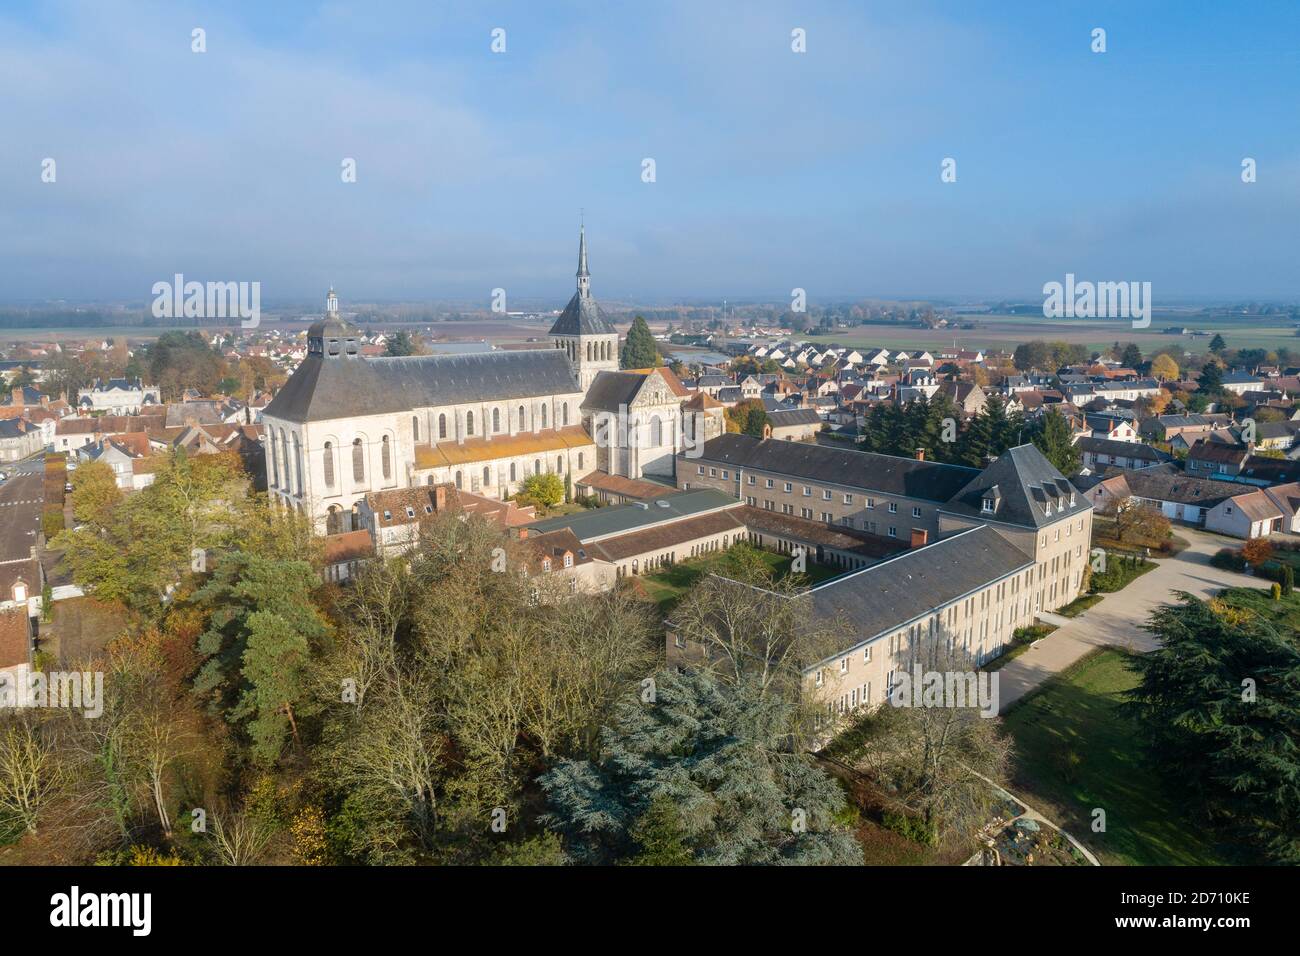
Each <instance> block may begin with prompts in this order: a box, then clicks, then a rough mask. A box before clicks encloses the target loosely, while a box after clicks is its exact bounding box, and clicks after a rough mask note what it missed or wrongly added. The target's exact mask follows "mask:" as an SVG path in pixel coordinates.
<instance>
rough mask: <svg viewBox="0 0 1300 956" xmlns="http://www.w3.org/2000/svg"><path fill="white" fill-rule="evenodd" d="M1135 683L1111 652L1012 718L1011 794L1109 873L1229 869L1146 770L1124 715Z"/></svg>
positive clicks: (1121, 657) (1124, 661)
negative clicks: (1097, 821)
mask: <svg viewBox="0 0 1300 956" xmlns="http://www.w3.org/2000/svg"><path fill="white" fill-rule="evenodd" d="M1137 680H1138V678H1137V675H1136V674H1134V673H1133V672H1132V671H1131V670H1130V669H1129V667H1128V656H1127V655H1126V654H1124V653H1122V652H1120V651H1116V650H1104V651H1100V652H1098V653H1096V654H1094V655H1091V656H1089V657H1087V658H1084V659H1083V660H1082V661H1080V662H1079V663H1077V664H1076V665H1074V666H1073V667H1071V668H1070V669H1068V670H1067V671H1065V672H1063V673H1062V674H1061V675H1059V676H1058V677H1056V678H1053V679H1052V680H1051V681H1049V682H1048V683H1047V684H1046V685H1044V687H1043V689H1042V690H1041V691H1039V692H1037V693H1035V694H1033V695H1031V696H1030V697H1027V698H1026V699H1025V700H1024V701H1023V702H1022V703H1020V704H1019V705H1017V706H1015V707H1014V708H1012V710H1011V711H1010V712H1009V713H1008V714H1007V715H1006V717H1004V718H1003V724H1004V727H1005V728H1006V730H1007V731H1008V732H1009V733H1010V734H1011V735H1012V737H1013V738H1014V741H1015V750H1016V753H1015V757H1014V760H1013V786H1014V788H1015V789H1016V792H1017V793H1018V794H1019V795H1020V796H1022V797H1023V798H1024V799H1025V800H1028V801H1029V802H1030V803H1031V804H1033V805H1034V806H1036V807H1037V808H1038V809H1039V810H1041V811H1042V812H1044V813H1046V814H1047V815H1048V816H1049V817H1052V818H1053V819H1054V820H1055V821H1056V822H1057V823H1059V824H1060V825H1061V826H1063V827H1064V828H1065V829H1066V830H1069V831H1070V832H1071V833H1072V834H1073V835H1074V836H1075V837H1076V838H1078V839H1079V840H1081V841H1082V842H1083V843H1084V844H1085V845H1087V846H1088V847H1089V848H1090V849H1091V850H1092V851H1093V852H1094V853H1096V854H1097V856H1098V857H1099V858H1100V859H1101V861H1102V863H1103V864H1106V865H1134V866H1157V865H1182V866H1192V865H1217V864H1226V863H1228V862H1230V860H1229V858H1228V856H1227V855H1226V850H1224V849H1223V848H1220V847H1216V846H1215V845H1214V844H1213V843H1212V842H1211V841H1209V840H1207V839H1206V836H1205V834H1204V832H1203V831H1202V830H1201V829H1200V828H1198V827H1197V826H1195V825H1194V824H1193V823H1191V822H1189V820H1188V819H1187V817H1186V816H1185V815H1184V814H1183V813H1182V810H1181V803H1182V801H1181V799H1180V797H1179V795H1178V794H1177V793H1176V792H1174V791H1173V789H1172V788H1171V787H1170V786H1169V785H1168V784H1167V783H1166V782H1165V781H1164V780H1163V779H1162V778H1161V777H1159V776H1158V775H1157V774H1156V772H1155V770H1154V769H1152V768H1151V767H1150V766H1149V765H1148V761H1147V759H1146V755H1145V753H1144V752H1143V749H1142V744H1141V742H1140V740H1139V739H1138V735H1137V728H1136V726H1135V725H1134V724H1133V722H1132V720H1131V719H1130V718H1128V717H1126V716H1124V715H1122V714H1120V713H1119V711H1118V709H1117V708H1118V705H1119V704H1120V702H1121V700H1122V695H1123V693H1124V692H1125V691H1126V690H1128V689H1130V688H1132V687H1134V686H1135V685H1136V684H1137ZM1074 759H1077V763H1076V764H1075V765H1074V766H1073V768H1072V769H1067V765H1068V764H1069V763H1070V762H1071V761H1072V760H1074ZM1097 807H1100V808H1102V809H1103V810H1105V811H1106V831H1105V832H1104V833H1094V832H1092V829H1091V824H1092V819H1093V814H1092V811H1093V809H1094V808H1097Z"/></svg>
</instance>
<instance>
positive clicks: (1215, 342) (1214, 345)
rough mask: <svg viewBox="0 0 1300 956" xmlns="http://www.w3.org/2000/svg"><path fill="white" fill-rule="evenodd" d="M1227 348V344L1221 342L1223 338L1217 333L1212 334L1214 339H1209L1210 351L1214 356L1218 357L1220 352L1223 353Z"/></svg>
mask: <svg viewBox="0 0 1300 956" xmlns="http://www.w3.org/2000/svg"><path fill="white" fill-rule="evenodd" d="M1227 347H1228V343H1227V342H1225V341H1223V336H1222V335H1220V334H1219V333H1217V332H1216V333H1214V338H1212V339H1210V351H1211V352H1213V353H1214V354H1215V355H1218V354H1219V353H1220V352H1222V351H1224V350H1225V349H1226V348H1227Z"/></svg>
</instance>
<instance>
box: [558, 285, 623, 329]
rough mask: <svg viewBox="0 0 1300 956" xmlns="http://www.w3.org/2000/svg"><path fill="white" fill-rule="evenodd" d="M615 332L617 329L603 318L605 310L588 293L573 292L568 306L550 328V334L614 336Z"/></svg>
mask: <svg viewBox="0 0 1300 956" xmlns="http://www.w3.org/2000/svg"><path fill="white" fill-rule="evenodd" d="M617 332H618V329H616V328H614V325H613V323H611V322H610V321H609V319H608V318H607V317H606V316H605V310H604V309H602V308H601V307H600V303H598V302H597V301H596V300H595V298H594V297H593V296H592V295H591V294H590V293H588V294H586V295H583V294H582V293H581V292H575V293H573V298H572V299H570V300H569V304H568V305H566V306H565V307H564V311H563V312H561V313H560V317H559V318H558V319H556V320H555V324H554V325H552V326H551V332H550V334H551V335H615V334H617Z"/></svg>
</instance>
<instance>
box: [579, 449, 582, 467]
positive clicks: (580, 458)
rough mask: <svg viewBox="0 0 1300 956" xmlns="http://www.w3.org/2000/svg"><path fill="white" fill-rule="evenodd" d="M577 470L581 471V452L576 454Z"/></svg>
mask: <svg viewBox="0 0 1300 956" xmlns="http://www.w3.org/2000/svg"><path fill="white" fill-rule="evenodd" d="M578 470H579V471H581V470H582V452H578Z"/></svg>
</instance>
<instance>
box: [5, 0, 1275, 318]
mask: <svg viewBox="0 0 1300 956" xmlns="http://www.w3.org/2000/svg"><path fill="white" fill-rule="evenodd" d="M543 7H545V8H546V9H545V10H543V9H542V8H543ZM194 27H202V28H204V29H205V30H206V31H207V47H208V49H207V52H206V53H204V54H194V53H192V52H191V51H190V32H191V30H192V29H193V28H194ZM495 27H501V28H503V29H505V31H506V52H505V53H504V54H493V53H492V52H491V51H490V48H489V44H490V39H491V38H490V31H491V30H492V29H493V28H495ZM795 27H801V28H803V29H804V30H806V31H807V52H806V53H804V54H795V53H792V52H791V49H790V31H791V30H792V29H793V28H795ZM1094 27H1102V28H1104V29H1105V30H1106V40H1107V52H1106V53H1104V54H1094V53H1092V52H1091V50H1090V42H1091V40H1090V33H1091V31H1092V29H1093V28H1094ZM1298 105H1300V4H1294V3H1280V2H1279V3H1269V2H1261V3H1253V4H1249V5H1239V4H1231V3H1226V2H1225V3H1213V4H1212V3H1200V2H1192V0H1181V2H1122V3H1098V2H1089V3H1057V2H1051V3H1041V2H1033V3H1011V2H1002V3H994V2H987V3H985V2H971V0H962V2H951V3H926V2H902V0H899V2H890V3H847V2H846V3H832V2H827V3H764V2H761V0H754V2H748V3H727V2H717V3H713V2H709V3H705V2H681V3H675V2H662V3H660V2H640V3H630V2H629V3H622V2H617V3H615V2H611V3H590V4H586V3H584V4H579V3H574V4H565V3H546V4H543V3H537V2H532V3H486V2H484V3H456V4H452V3H430V2H413V3H401V2H393V3H385V2H371V3H342V2H330V3H306V2H301V3H292V2H277V3H239V2H235V3H222V4H200V3H176V2H159V3H150V2H143V0H141V2H122V3H118V2H113V0H98V2H85V3H80V2H52V3H22V2H19V3H15V2H13V0H9V2H7V3H6V4H4V5H3V6H0V301H17V300H23V299H32V298H47V297H65V298H69V299H74V300H87V299H98V298H121V299H131V300H137V301H140V302H144V301H146V300H147V299H148V298H149V287H150V286H151V285H152V284H153V282H155V281H158V280H160V279H167V278H170V277H171V275H172V274H173V273H175V272H183V273H184V274H185V275H186V277H187V278H190V279H200V280H257V281H260V282H261V283H262V290H263V291H262V295H263V301H264V302H267V303H272V302H275V301H277V300H280V301H284V300H291V299H295V298H311V299H316V298H319V297H320V292H321V290H322V289H323V288H324V287H325V286H326V285H327V284H328V283H329V282H331V281H332V282H333V283H334V284H335V285H336V286H337V287H338V288H339V290H340V293H341V294H342V295H343V297H344V299H345V300H346V299H348V298H354V299H427V298H464V299H469V300H478V299H481V300H482V301H483V302H484V303H485V304H486V302H487V299H488V296H489V294H490V290H491V289H492V288H493V287H498V286H499V287H503V288H505V289H506V290H507V293H508V294H509V295H511V296H518V297H535V296H541V297H547V298H553V299H554V300H556V301H560V300H563V299H564V298H565V297H567V295H568V293H569V292H570V291H571V289H572V273H573V269H574V254H575V245H576V232H577V224H578V211H579V209H580V208H582V209H585V210H586V222H587V228H588V236H589V241H590V245H591V268H592V273H593V290H594V291H595V292H596V294H597V295H598V296H603V297H607V298H609V299H617V298H624V297H636V298H639V299H643V300H644V299H653V300H657V301H677V300H688V299H696V298H707V297H722V296H728V297H731V298H733V299H740V298H772V299H778V298H788V296H789V292H790V289H791V288H793V287H795V286H799V287H802V288H805V289H807V291H808V296H809V298H810V300H812V301H814V302H815V301H817V300H819V299H822V300H825V299H832V298H844V297H849V296H882V297H893V296H951V297H972V298H974V297H1000V296H1006V297H1024V298H1037V297H1039V295H1040V294H1041V292H1040V290H1041V287H1042V285H1043V283H1044V282H1047V281H1051V280H1058V281H1059V280H1061V279H1063V277H1064V275H1065V273H1067V272H1073V273H1075V274H1076V275H1077V276H1078V277H1079V278H1081V279H1094V280H1107V281H1117V280H1140V281H1150V282H1152V284H1153V290H1154V295H1155V298H1156V302H1157V306H1158V305H1159V303H1160V301H1161V300H1162V299H1163V300H1164V301H1166V302H1169V301H1173V300H1176V299H1181V298H1197V297H1209V298H1214V297H1225V298H1286V297H1296V296H1300V265H1298V264H1297V263H1298V261H1300V257H1298V255H1297V242H1296V240H1297V233H1298V232H1300V111H1298ZM46 157H50V158H54V159H55V161H56V163H57V181H56V182H55V183H53V184H50V183H42V182H41V180H40V173H41V162H42V160H43V159H45V158H46ZM345 157H351V158H354V159H355V160H356V162H357V182H356V183H343V182H342V181H341V178H340V164H341V162H342V160H343V159H344V158H345ZM645 157H652V158H653V159H654V160H655V162H656V173H657V181H656V182H654V183H652V184H647V183H643V182H642V181H641V161H642V159H643V158H645ZM945 157H952V158H954V159H955V160H956V161H957V181H956V182H955V183H948V184H946V183H942V182H941V181H940V175H939V173H940V164H941V162H942V160H943V159H944V158H945ZM1244 157H1252V158H1254V159H1255V160H1256V161H1257V164H1258V181H1257V182H1255V183H1253V184H1250V185H1246V184H1243V183H1242V182H1241V176H1240V172H1241V161H1242V159H1243V158H1244Z"/></svg>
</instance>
